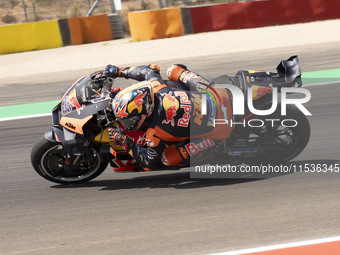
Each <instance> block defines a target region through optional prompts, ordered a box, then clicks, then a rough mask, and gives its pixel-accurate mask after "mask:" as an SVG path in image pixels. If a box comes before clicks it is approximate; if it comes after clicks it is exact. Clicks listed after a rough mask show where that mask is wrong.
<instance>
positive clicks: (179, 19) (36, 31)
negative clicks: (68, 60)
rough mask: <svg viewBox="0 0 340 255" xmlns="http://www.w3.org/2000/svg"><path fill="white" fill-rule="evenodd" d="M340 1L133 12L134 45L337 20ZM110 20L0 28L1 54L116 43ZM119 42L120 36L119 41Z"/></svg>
mask: <svg viewBox="0 0 340 255" xmlns="http://www.w3.org/2000/svg"><path fill="white" fill-rule="evenodd" d="M339 10H340V0H298V1H297V0H264V1H252V2H234V3H226V4H216V5H206V6H191V7H184V8H168V9H160V10H151V11H138V12H129V13H128V21H129V26H130V31H131V36H132V39H133V40H134V41H143V40H152V39H160V38H168V37H176V36H182V35H184V34H191V33H201V32H210V31H219V30H225V29H244V28H255V27H264V26H275V25H285V24H294V23H304V22H311V21H317V20H327V19H339V18H340V11H339ZM116 23H117V22H112V21H111V22H110V20H109V18H108V16H107V15H106V14H104V15H96V16H90V17H79V18H69V19H63V20H58V21H40V22H32V23H24V24H16V25H7V26H0V54H6V53H13V52H21V51H30V50H39V49H48V48H56V47H61V46H66V45H71V44H73V45H76V44H83V43H90V42H99V41H106V40H112V39H114V38H113V35H112V34H113V32H112V31H115V28H113V27H112V26H115V25H113V24H116ZM119 38H121V35H120V36H119Z"/></svg>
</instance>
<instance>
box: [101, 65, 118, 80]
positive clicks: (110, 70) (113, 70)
mask: <svg viewBox="0 0 340 255" xmlns="http://www.w3.org/2000/svg"><path fill="white" fill-rule="evenodd" d="M120 72H121V71H120V68H119V67H118V66H114V65H107V66H106V67H105V71H104V74H105V75H106V76H108V77H112V78H117V77H120Z"/></svg>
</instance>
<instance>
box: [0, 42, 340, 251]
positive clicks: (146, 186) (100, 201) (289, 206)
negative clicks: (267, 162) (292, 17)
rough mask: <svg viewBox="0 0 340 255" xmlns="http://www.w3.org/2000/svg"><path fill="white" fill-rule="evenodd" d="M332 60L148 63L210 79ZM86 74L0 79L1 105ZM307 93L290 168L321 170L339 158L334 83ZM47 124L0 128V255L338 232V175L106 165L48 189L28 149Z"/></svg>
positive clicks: (307, 53)
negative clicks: (119, 169)
mask: <svg viewBox="0 0 340 255" xmlns="http://www.w3.org/2000/svg"><path fill="white" fill-rule="evenodd" d="M339 52H340V45H335V44H323V45H315V46H310V47H301V48H294V49H293V48H283V49H277V50H271V51H269V52H266V51H262V52H246V53H242V54H239V55H238V54H231V55H224V56H221V55H218V56H211V57H209V58H204V59H200V58H190V59H174V60H173V61H166V62H161V63H159V64H160V66H161V68H162V70H163V71H164V72H165V70H166V68H167V66H168V65H170V64H172V63H174V62H175V63H179V62H181V63H185V64H187V65H188V67H189V68H190V69H192V70H194V71H197V72H199V73H202V74H203V75H204V76H206V77H208V78H213V77H216V76H218V75H221V74H234V73H236V71H237V70H239V69H249V68H254V69H269V70H275V67H276V65H277V64H278V61H279V60H281V59H285V58H288V57H289V56H290V55H295V54H298V55H299V57H300V62H301V66H302V69H303V71H313V70H322V69H331V68H339V66H340V55H339ZM132 64H134V63H132ZM135 64H141V63H135ZM88 71H89V70H79V73H78V72H72V73H70V72H63V73H55V74H46V76H40V77H38V78H37V77H29V76H28V77H24V79H22V78H21V79H18V80H15V79H12V80H11V81H5V80H1V81H0V87H1V88H2V89H3V91H5V93H1V95H0V102H1V105H8V104H14V103H26V102H32V101H47V100H55V99H57V97H58V95H59V93H60V91H61V90H62V89H64V88H65V86H67V85H68V84H70V83H72V82H73V81H74V80H75V79H76V78H77V76H79V75H80V74H81V73H86V72H88ZM164 72H163V73H164ZM37 79H38V80H37ZM44 81H48V83H44ZM124 82H126V81H124ZM124 82H123V83H124ZM13 89H14V90H15V92H13ZM308 89H309V90H310V92H311V95H312V99H311V101H310V102H309V103H308V104H306V107H307V109H308V110H309V111H310V112H311V113H312V114H313V116H311V117H309V120H310V123H311V128H312V136H311V140H310V142H309V144H308V146H307V148H306V149H305V151H304V152H303V153H302V154H300V155H299V156H298V157H297V158H296V159H294V160H293V162H292V163H293V164H296V165H301V164H305V163H307V164H316V163H324V164H327V165H328V166H332V165H335V164H336V163H339V158H340V148H339V147H340V145H339V139H340V129H339V126H340V119H339V113H340V111H339V109H340V103H339V102H340V101H339V98H340V84H333V85H322V86H311V87H308ZM38 90H39V91H40V92H39V94H40V96H41V97H42V98H40V99H37V98H36V92H37V91H38ZM11 91H12V93H10V92H11ZM41 99H43V100H41ZM50 122H51V121H50V117H41V118H34V119H24V120H15V121H6V122H2V123H1V126H0V151H1V153H0V162H1V165H0V190H1V192H0V201H1V207H0V208H1V213H0V226H1V227H0V254H85V255H86V254H209V253H215V252H222V251H229V250H237V249H245V248H251V247H257V246H264V245H272V244H279V243H284V242H294V241H302V240H307V239H316V238H323V237H330V236H337V235H339V234H340V221H339V216H340V214H339V211H340V196H339V185H340V173H331V172H327V173H292V174H286V175H281V176H278V177H274V178H270V179H251V178H250V179H247V178H243V179H227V178H225V179H196V180H195V179H190V174H189V170H184V171H174V172H171V171H166V172H154V173H136V174H115V173H112V170H111V169H110V168H108V169H107V170H106V171H105V172H104V173H103V174H102V175H101V176H99V177H98V178H97V179H95V180H93V181H91V182H89V183H87V184H84V185H81V186H63V185H57V184H53V183H51V182H48V181H46V180H44V179H42V178H41V177H40V176H38V175H37V174H36V173H35V172H34V170H33V168H32V167H31V164H30V150H31V148H32V146H33V144H34V142H35V141H36V140H37V139H39V138H40V137H41V136H42V134H43V133H44V131H45V130H47V129H49V128H50Z"/></svg>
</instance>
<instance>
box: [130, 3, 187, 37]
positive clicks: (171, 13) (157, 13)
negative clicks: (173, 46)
mask: <svg viewBox="0 0 340 255" xmlns="http://www.w3.org/2000/svg"><path fill="white" fill-rule="evenodd" d="M128 20H129V26H130V32H131V36H132V38H133V40H134V41H144V40H152V39H159V38H168V37H176V36H181V35H183V27H182V19H181V11H180V9H179V8H168V9H161V10H153V11H139V12H129V13H128Z"/></svg>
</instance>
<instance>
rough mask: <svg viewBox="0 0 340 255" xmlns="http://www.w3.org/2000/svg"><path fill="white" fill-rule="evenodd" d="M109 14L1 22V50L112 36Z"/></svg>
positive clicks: (67, 43)
mask: <svg viewBox="0 0 340 255" xmlns="http://www.w3.org/2000/svg"><path fill="white" fill-rule="evenodd" d="M112 39H113V36H112V27H111V24H110V21H109V18H108V16H107V15H106V14H103V15H96V16H90V17H77V18H69V19H61V20H58V21H56V20H52V21H39V22H31V23H24V24H16V25H7V26H0V54H7V53H14V52H22V51H30V50H40V49H50V48H57V47H62V46H66V45H71V44H72V45H77V44H83V43H91V42H100V41H108V40H112Z"/></svg>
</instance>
